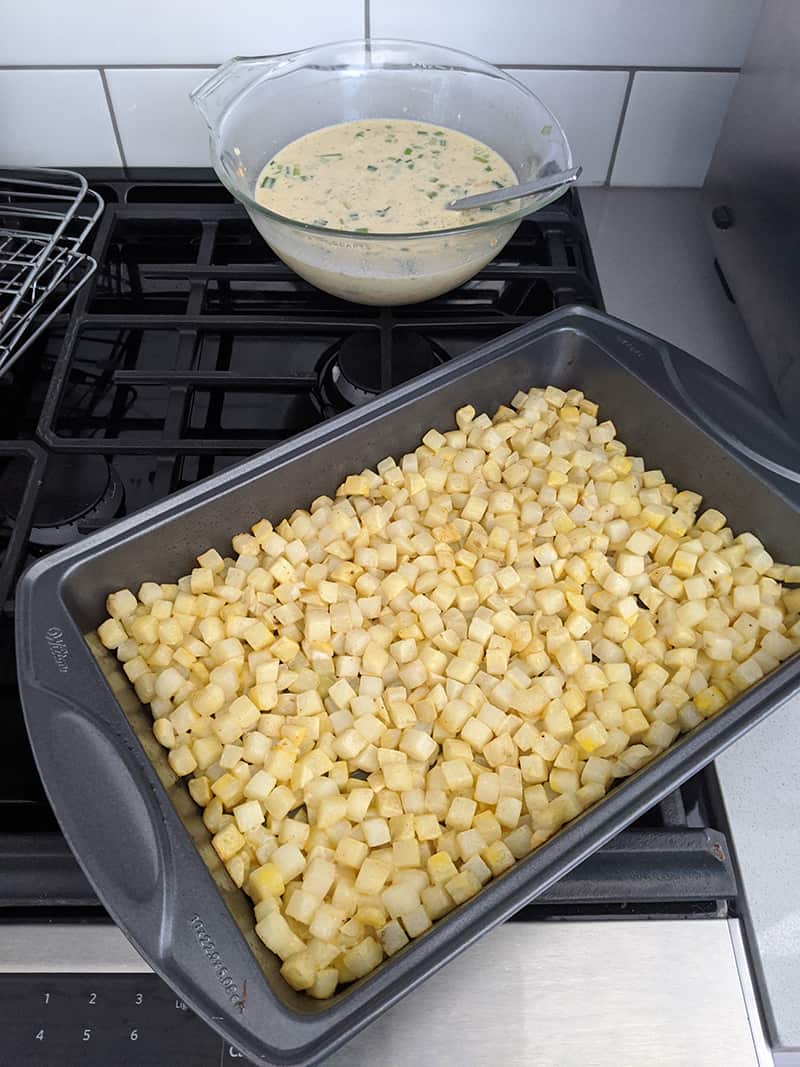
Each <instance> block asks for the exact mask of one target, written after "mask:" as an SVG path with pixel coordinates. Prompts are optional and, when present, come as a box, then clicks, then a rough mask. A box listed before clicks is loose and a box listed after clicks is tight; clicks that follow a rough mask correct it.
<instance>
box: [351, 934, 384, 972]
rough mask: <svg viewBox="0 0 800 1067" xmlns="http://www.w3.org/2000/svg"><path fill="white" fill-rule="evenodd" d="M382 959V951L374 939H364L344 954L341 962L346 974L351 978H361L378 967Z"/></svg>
mask: <svg viewBox="0 0 800 1067" xmlns="http://www.w3.org/2000/svg"><path fill="white" fill-rule="evenodd" d="M382 959H383V949H382V948H381V946H380V945H379V944H378V942H377V941H376V940H375V938H374V937H365V938H364V940H363V941H360V942H359V943H358V944H357V945H355V946H354V947H353V948H351V949H350V950H349V951H348V952H345V954H344V958H343V962H344V965H345V967H346V969H347V973H348V974H349V975H350V976H351V977H352V978H353V979H357V978H363V976H364V975H365V974H369V972H370V971H371V970H373V969H374V968H375V967H377V966H378V964H379V963H380V962H381V960H382Z"/></svg>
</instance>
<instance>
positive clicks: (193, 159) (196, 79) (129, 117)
mask: <svg viewBox="0 0 800 1067" xmlns="http://www.w3.org/2000/svg"><path fill="white" fill-rule="evenodd" d="M211 69H213V68H191V69H188V70H186V69H183V68H181V69H179V70H170V69H163V70H158V69H156V70H109V71H107V72H106V77H107V78H108V89H109V92H110V94H111V103H112V105H113V107H114V114H115V115H116V118H117V128H118V130H119V135H120V140H121V141H122V151H123V152H124V153H125V160H126V162H127V163H128V165H129V166H131V167H207V166H209V153H208V129H207V128H206V124H205V123H204V122H203V120H202V119H201V118H200V116H199V114H198V113H197V112H196V111H195V109H194V108H193V107H192V105H191V104H190V103H189V92H190V91H191V90H192V89H194V88H195V86H197V85H199V84H200V82H201V81H202V80H203V79H204V78H205V77H206V76H207V75H208V74H209V73H210V70H211Z"/></svg>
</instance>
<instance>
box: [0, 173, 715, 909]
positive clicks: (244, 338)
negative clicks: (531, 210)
mask: <svg viewBox="0 0 800 1067" xmlns="http://www.w3.org/2000/svg"><path fill="white" fill-rule="evenodd" d="M98 189H99V191H100V192H101V194H102V195H103V196H104V198H105V200H106V204H107V207H106V210H105V213H104V215H103V218H102V221H101V223H100V225H99V228H98V230H97V232H96V235H95V238H94V242H93V250H92V254H93V255H94V256H95V257H96V258H97V261H98V263H99V267H98V270H97V274H96V277H95V279H94V281H93V284H92V285H91V286H88V287H87V289H86V290H85V291H84V293H82V294H81V295H80V297H79V299H78V302H77V304H76V306H75V308H74V310H73V312H72V314H71V316H70V318H69V320H65V321H62V322H60V323H59V324H58V325H57V326H56V327H55V328H53V329H51V331H50V332H49V334H48V335H47V337H46V338H45V339H44V340H43V341H42V343H41V344H40V345H39V346H38V348H37V350H35V351H31V352H30V353H29V354H28V355H27V356H26V358H25V359H24V360H22V361H20V363H19V364H18V366H17V367H16V368H15V369H14V371H13V372H12V374H11V375H9V376H7V377H6V378H5V379H2V380H0V411H1V412H2V420H3V427H4V432H5V435H6V438H7V439H6V440H5V441H0V603H2V605H3V611H2V617H1V618H0V714H2V717H3V721H4V724H5V728H6V738H7V742H6V744H7V746H9V748H7V750H6V751H7V753H8V752H9V751H10V758H9V756H8V754H7V757H6V760H5V761H4V762H5V764H6V768H7V769H6V771H5V773H4V774H3V775H2V776H0V908H3V907H5V908H14V909H26V910H28V911H30V912H33V913H36V914H40V915H42V914H49V913H50V910H51V909H66V913H67V914H69V909H71V908H79V909H82V908H86V907H90V908H95V907H96V908H98V909H99V905H98V904H97V901H96V899H95V897H94V895H93V893H92V891H91V888H90V887H89V885H88V883H87V882H86V881H85V880H84V878H83V876H82V874H81V872H80V870H79V868H78V867H77V865H76V864H75V862H74V860H73V859H72V856H71V853H70V852H69V850H68V848H67V846H66V844H65V843H64V841H63V839H62V838H61V837H60V835H59V833H58V826H57V823H56V821H55V819H54V817H53V815H52V812H51V811H50V808H49V806H48V804H47V801H46V799H45V797H44V794H43V791H42V786H41V783H40V781H39V779H38V776H37V773H36V770H35V768H34V766H33V761H32V758H31V755H30V750H29V748H28V745H27V740H26V737H25V731H24V725H23V722H22V715H21V711H20V707H19V701H18V696H17V693H16V683H15V667H14V656H13V648H14V646H13V633H12V622H13V612H14V600H13V588H14V583H15V580H16V578H17V577H18V575H19V573H20V571H21V570H22V569H23V567H24V566H25V564H26V563H28V562H30V561H31V560H32V559H34V558H36V557H38V556H41V555H42V554H44V553H46V552H48V551H50V550H52V549H53V548H55V547H58V546H60V545H64V544H69V543H71V542H72V541H74V540H76V539H77V538H80V537H83V536H85V535H86V534H88V533H90V532H92V531H94V530H96V529H98V528H100V527H102V526H104V525H106V524H108V523H109V522H111V521H113V520H114V519H115V518H117V517H119V516H121V515H124V514H129V513H130V512H132V511H135V510H136V509H138V508H140V507H143V506H144V505H146V504H148V503H151V502H152V501H154V500H157V499H159V498H161V497H163V496H165V495H167V494H168V493H170V492H173V491H175V490H176V489H179V488H181V487H183V486H186V485H188V484H190V483H192V482H194V481H197V480H198V479H199V478H203V477H205V476H206V475H209V474H212V473H215V472H217V471H219V470H221V469H223V468H224V467H226V466H228V465H230V464H232V463H235V462H236V461H237V460H238V459H240V458H241V457H243V456H246V455H248V454H250V453H252V452H254V451H257V450H259V449H262V448H265V447H268V446H269V445H270V444H272V443H273V442H276V441H279V440H282V439H284V438H286V437H289V436H291V435H292V434H294V433H296V432H298V431H299V430H302V429H305V428H306V427H308V426H310V425H312V424H313V423H316V422H319V421H321V420H323V419H325V418H327V417H328V416H330V415H332V414H335V413H336V412H338V411H342V410H345V409H346V408H348V407H350V406H352V405H356V404H359V403H362V402H364V400H366V399H369V398H370V397H372V396H374V395H375V394H376V393H378V392H380V391H382V390H384V389H386V388H388V387H389V386H391V385H396V384H399V383H400V382H403V381H405V380H407V379H409V378H411V377H414V376H415V375H417V374H420V373H422V372H423V371H425V370H427V369H429V368H430V367H433V366H435V365H437V364H439V363H442V362H445V361H447V360H450V359H457V358H458V357H459V355H461V354H462V353H465V352H467V351H469V350H470V349H472V348H474V347H476V346H477V345H479V344H481V343H482V342H485V341H487V340H489V339H490V338H493V337H497V336H498V335H500V334H502V333H504V332H506V331H508V330H511V329H513V328H514V327H515V326H518V325H521V324H522V323H524V322H526V321H528V320H529V319H530V318H532V317H536V316H538V315H542V314H544V313H546V312H547V311H550V310H552V309H554V308H557V307H561V306H564V305H566V304H573V303H579V304H587V305H590V306H593V307H601V308H602V297H601V293H600V287H599V283H598V279H597V274H596V272H595V268H594V263H593V260H592V255H591V249H590V247H589V242H588V237H587V233H586V228H585V225H584V221H583V215H582V212H581V207H580V201H579V198H578V194H577V192H574V191H573V192H570V193H569V194H568V195H567V196H565V197H564V198H562V199H561V200H559V201H558V202H557V203H555V204H553V205H551V206H550V207H549V208H547V209H545V210H543V211H541V212H539V213H538V214H537V215H536V216H535V217H531V218H530V219H527V220H525V221H524V222H523V223H522V225H521V226H520V228H519V230H518V231H517V234H516V236H515V237H514V238H513V239H512V240H511V242H510V243H509V244H508V245H507V247H506V248H505V249H504V250H503V251H502V253H501V254H500V255H499V256H498V258H497V259H496V260H495V261H494V262H493V263H491V264H490V265H489V266H488V267H487V268H486V269H485V270H484V271H482V272H481V273H480V274H479V275H478V277H477V278H476V279H475V280H473V281H472V282H469V283H467V284H466V285H464V286H462V287H461V288H460V289H458V290H456V291H455V292H452V293H449V294H446V295H445V296H442V297H440V298H438V299H436V300H433V301H430V302H428V303H425V304H418V305H411V306H408V307H403V308H396V309H390V308H371V307H361V306H358V305H354V304H349V303H346V302H344V301H341V300H337V299H336V298H334V297H330V296H327V295H326V294H324V293H321V292H319V291H318V290H316V289H314V288H312V287H311V286H310V285H308V284H306V283H305V282H302V281H300V280H299V279H297V278H296V277H295V276H294V275H293V274H292V273H291V271H289V270H288V268H286V267H285V266H284V265H283V264H282V263H281V262H280V261H279V260H278V259H277V258H276V257H275V256H274V255H273V254H272V253H271V252H270V250H269V249H268V248H267V246H266V245H265V244H264V242H263V240H262V239H261V237H260V236H259V235H258V234H257V233H256V231H255V230H254V229H253V227H252V226H251V225H250V223H249V221H248V220H247V218H246V216H245V214H244V212H243V210H242V209H241V208H240V207H238V205H236V204H234V203H233V202H232V201H231V200H230V198H229V197H228V196H227V194H226V193H225V191H224V190H223V189H221V188H220V187H218V186H216V185H213V184H207V183H203V182H198V183H172V182H168V183H167V182H164V183H160V184H157V183H131V182H113V183H108V184H103V185H101V186H98ZM707 779H708V776H707V775H705V776H700V777H698V778H697V779H695V780H693V781H692V782H690V783H689V784H688V785H687V786H685V787H684V788H683V789H681V790H680V791H678V792H676V793H674V794H672V795H671V796H670V797H668V798H667V800H666V801H665V802H664V803H662V804H661V805H659V806H658V807H657V808H656V809H654V810H653V811H651V812H649V813H648V814H647V815H646V816H644V817H643V818H642V819H640V820H639V822H638V823H637V824H636V825H635V826H634V827H633V828H631V829H630V830H628V831H626V832H624V833H622V834H620V835H619V837H618V838H616V839H615V840H614V841H613V842H611V843H610V844H609V845H608V846H606V848H604V849H603V850H602V851H601V852H599V853H598V854H597V855H596V856H595V857H593V858H591V859H589V860H588V861H587V862H586V863H584V864H583V865H582V866H581V867H579V868H577V869H576V870H575V871H574V872H572V874H570V875H568V876H567V877H566V878H565V879H563V880H562V881H561V882H560V883H559V884H558V885H556V886H555V887H553V888H552V889H551V890H550V891H549V892H548V893H547V894H546V895H545V896H544V897H543V898H541V899H540V900H539V901H537V902H536V904H534V905H531V906H530V908H528V909H526V910H525V912H523V913H522V915H521V918H530V917H540V916H541V917H543V916H545V915H556V916H569V915H580V916H587V915H588V916H596V915H606V914H629V913H631V912H634V913H646V914H659V915H673V914H682V915H709V914H712V915H718V914H725V913H726V911H727V908H728V902H729V901H730V900H731V899H732V898H733V897H734V896H735V894H736V883H735V878H734V875H733V870H732V866H731V862H730V857H729V852H728V847H727V842H726V839H725V836H724V834H723V833H722V832H720V830H719V829H718V828H717V826H718V820H716V819H715V817H714V816H713V814H712V810H713V804H712V802H711V799H710V798H711V796H712V792H713V791H711V790H709V783H708V780H707ZM1 914H2V912H0V915H1Z"/></svg>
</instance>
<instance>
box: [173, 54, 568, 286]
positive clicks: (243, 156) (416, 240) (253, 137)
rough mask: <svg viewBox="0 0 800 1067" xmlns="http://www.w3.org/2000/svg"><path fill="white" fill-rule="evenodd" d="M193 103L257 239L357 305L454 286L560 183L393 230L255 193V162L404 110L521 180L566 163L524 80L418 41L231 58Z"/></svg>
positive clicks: (258, 165) (556, 128)
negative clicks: (457, 133)
mask: <svg viewBox="0 0 800 1067" xmlns="http://www.w3.org/2000/svg"><path fill="white" fill-rule="evenodd" d="M191 99H192V102H193V103H194V105H195V107H196V108H197V109H198V110H199V111H200V113H201V114H202V116H203V118H204V119H205V121H206V124H207V125H208V128H209V131H210V140H211V162H212V165H213V167H214V170H215V171H216V173H217V175H218V177H219V179H220V181H221V182H222V183H223V185H225V186H226V187H227V189H228V190H229V191H230V192H231V193H232V194H233V195H234V196H235V197H236V199H237V200H239V201H241V203H242V204H243V205H244V206H245V208H246V209H247V212H248V214H249V215H250V218H251V219H252V220H253V223H254V224H255V226H256V227H257V229H258V231H259V233H260V234H261V236H262V237H263V238H264V240H265V241H267V243H268V244H269V245H270V246H271V247H272V249H273V250H274V251H275V252H276V253H277V255H279V256H280V258H281V259H282V260H283V261H284V263H286V264H287V265H288V266H289V267H291V268H292V270H294V271H296V273H297V274H299V275H300V276H301V277H303V278H305V279H306V280H307V281H309V282H311V283H312V284H313V285H316V286H318V288H320V289H324V290H325V291H326V292H329V293H333V294H334V295H335V296H339V297H342V298H343V299H345V300H353V301H356V302H358V303H362V304H412V303H415V302H416V301H419V300H428V299H430V298H431V297H434V296H438V295H439V294H440V293H444V292H447V291H448V290H450V289H454V288H455V287H456V286H458V285H461V284H462V282H465V281H466V280H467V279H468V278H471V277H472V276H473V275H474V274H476V273H477V272H478V271H479V270H481V268H482V267H484V266H486V264H487V263H488V262H489V261H490V260H491V259H493V258H494V257H495V256H496V255H497V253H498V252H499V251H500V249H501V248H503V246H504V245H505V244H506V242H507V241H508V240H509V239H510V237H511V236H512V234H513V233H514V231H515V230H516V228H517V226H518V225H519V221H520V219H522V218H523V217H524V216H525V215H529V214H530V213H531V212H532V211H536V210H537V209H538V208H541V207H543V206H544V205H545V204H549V203H550V202H551V201H553V200H555V199H556V198H557V197H558V196H560V195H561V193H562V192H563V191H564V187H561V188H558V189H553V190H551V191H549V192H546V193H540V194H538V195H537V196H532V197H527V198H526V199H525V200H520V201H516V207H515V209H512V210H511V211H509V213H508V214H503V215H502V216H498V215H491V216H487V218H486V221H481V222H477V223H473V224H471V225H468V226H461V227H455V226H454V227H452V228H450V229H443V230H429V231H426V232H424V233H393V234H383V233H380V234H359V233H354V232H351V231H348V230H334V229H332V228H330V227H321V226H315V225H313V224H311V223H305V222H298V221H297V220H293V219H290V218H286V217H285V216H282V215H278V214H276V213H275V212H274V211H270V210H269V209H268V208H266V207H264V206H263V205H262V204H259V203H257V202H256V200H255V196H254V190H255V183H256V180H257V178H258V176H259V174H260V173H261V170H262V169H263V167H264V166H265V165H266V163H267V162H268V161H269V160H270V159H271V158H272V157H273V156H274V155H275V153H276V152H277V151H279V149H281V148H283V147H285V145H287V144H289V142H291V141H294V140H295V139H296V138H298V137H301V136H303V135H304V134H307V133H311V132H312V131H313V130H317V129H320V127H322V126H332V125H334V124H335V123H339V122H346V121H350V120H353V119H389V118H398V119H402V118H409V119H416V120H419V121H422V122H430V123H435V124H436V125H438V126H449V127H450V128H452V129H456V130H461V131H462V132H464V133H466V134H469V135H470V136H472V137H476V138H477V139H478V140H479V141H483V143H484V144H487V145H488V146H489V147H490V148H493V149H494V150H495V151H496V152H498V153H499V154H500V155H501V156H503V158H504V159H505V160H507V162H508V163H509V164H510V165H511V166H512V167H513V169H514V171H515V172H516V175H517V178H518V180H519V181H521V182H522V181H528V180H532V179H534V178H537V177H546V176H547V175H548V174H553V173H555V172H556V171H562V170H567V169H568V168H570V167H571V166H572V154H571V152H570V148H569V145H568V143H567V139H566V137H565V135H564V131H563V130H562V129H561V126H560V125H559V123H558V120H557V119H556V118H555V116H554V115H553V114H552V113H551V112H550V111H548V109H547V108H546V107H545V106H544V104H543V103H542V102H541V100H539V99H538V97H536V96H535V95H534V94H533V93H532V92H531V91H530V89H527V88H526V87H525V86H524V85H522V84H520V82H518V81H517V80H516V79H515V78H512V77H511V76H510V75H509V74H506V73H505V72H504V71H502V70H499V69H498V68H497V67H493V66H492V65H491V64H489V63H485V62H484V61H483V60H481V59H476V58H475V56H470V55H467V54H466V53H465V52H457V51H454V50H453V49H450V48H440V47H439V46H438V45H432V44H424V43H422V42H417V41H393V40H370V41H363V40H362V41H345V42H342V43H339V44H328V45H322V46H321V47H318V48H309V49H306V50H304V51H302V52H293V53H291V54H288V55H281V56H263V57H254V58H240V59H231V60H229V61H228V62H227V63H225V64H223V66H221V67H220V68H219V69H218V70H216V71H215V72H214V73H213V74H212V75H211V76H210V77H209V78H207V79H206V81H204V82H203V83H202V85H199V86H198V87H197V88H196V89H195V90H194V92H192V94H191Z"/></svg>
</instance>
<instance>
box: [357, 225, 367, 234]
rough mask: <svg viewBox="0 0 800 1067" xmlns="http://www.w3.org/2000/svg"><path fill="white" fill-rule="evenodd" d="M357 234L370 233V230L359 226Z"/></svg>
mask: <svg viewBox="0 0 800 1067" xmlns="http://www.w3.org/2000/svg"><path fill="white" fill-rule="evenodd" d="M354 232H355V233H369V229H368V228H367V227H366V226H358V227H357V228H356V230H355V231H354Z"/></svg>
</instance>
